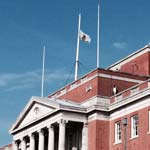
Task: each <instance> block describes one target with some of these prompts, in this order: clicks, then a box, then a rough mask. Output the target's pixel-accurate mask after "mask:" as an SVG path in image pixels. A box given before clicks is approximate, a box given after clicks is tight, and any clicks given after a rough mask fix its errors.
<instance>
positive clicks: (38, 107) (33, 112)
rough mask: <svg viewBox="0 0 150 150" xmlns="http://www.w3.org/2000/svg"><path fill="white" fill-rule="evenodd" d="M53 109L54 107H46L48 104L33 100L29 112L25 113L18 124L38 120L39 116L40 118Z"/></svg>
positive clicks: (22, 124)
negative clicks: (33, 102)
mask: <svg viewBox="0 0 150 150" xmlns="http://www.w3.org/2000/svg"><path fill="white" fill-rule="evenodd" d="M54 109H55V108H52V107H48V106H45V105H42V104H39V103H36V102H35V104H34V105H33V106H32V107H31V109H30V110H29V112H28V113H27V114H26V116H25V117H24V119H23V120H22V122H21V124H20V126H24V125H26V124H29V123H31V122H34V121H36V120H38V119H39V118H42V116H45V115H46V114H49V113H50V112H52V111H53V110H54Z"/></svg>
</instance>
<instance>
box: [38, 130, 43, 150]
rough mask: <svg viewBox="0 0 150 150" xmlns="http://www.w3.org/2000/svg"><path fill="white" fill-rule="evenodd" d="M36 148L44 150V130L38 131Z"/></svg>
mask: <svg viewBox="0 0 150 150" xmlns="http://www.w3.org/2000/svg"><path fill="white" fill-rule="evenodd" d="M38 150H44V131H43V130H42V129H41V130H40V131H39V148H38Z"/></svg>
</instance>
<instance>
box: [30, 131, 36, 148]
mask: <svg viewBox="0 0 150 150" xmlns="http://www.w3.org/2000/svg"><path fill="white" fill-rule="evenodd" d="M30 150H35V135H34V134H31V135H30Z"/></svg>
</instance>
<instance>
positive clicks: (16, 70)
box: [0, 0, 150, 146]
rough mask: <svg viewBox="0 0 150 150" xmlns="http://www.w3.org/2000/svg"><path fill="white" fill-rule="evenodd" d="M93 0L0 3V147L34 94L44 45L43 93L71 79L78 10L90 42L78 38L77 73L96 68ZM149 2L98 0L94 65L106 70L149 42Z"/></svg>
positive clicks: (37, 89)
mask: <svg viewBox="0 0 150 150" xmlns="http://www.w3.org/2000/svg"><path fill="white" fill-rule="evenodd" d="M97 4H98V0H82V1H81V0H74V1H71V0H1V1H0V64H1V65H0V101H1V105H0V106H1V107H0V146H3V145H6V144H8V143H10V142H11V138H12V137H11V136H10V135H9V134H8V130H9V128H10V127H11V125H12V123H13V122H14V121H15V120H16V117H17V116H18V115H19V113H20V112H21V111H22V109H23V108H24V106H25V105H26V104H27V102H28V100H29V99H30V98H31V96H40V91H41V68H42V48H43V45H46V61H45V68H46V75H45V87H44V95H45V96H46V95H48V94H50V93H51V92H54V91H55V90H57V89H58V88H60V87H62V86H64V85H65V84H66V83H67V82H68V81H72V80H73V78H72V77H73V74H74V63H75V53H76V42H77V26H78V14H79V13H81V15H82V19H81V28H82V30H83V31H84V32H86V33H88V34H89V35H90V36H91V39H92V42H91V44H85V43H82V42H80V62H81V66H80V72H79V73H80V75H83V74H84V73H87V72H89V71H91V70H93V69H95V68H96V29H97ZM149 6H150V1H149V0H144V1H143V0H134V1H131V0H125V1H123V0H113V1H112V0H101V14H100V16H101V23H100V27H101V28H100V67H102V68H106V67H108V66H109V65H111V64H112V63H114V62H116V61H118V60H119V59H121V58H123V57H125V56H127V55H129V54H130V53H132V52H134V51H135V50H137V49H139V48H142V47H144V46H145V45H146V44H148V43H149V42H150V11H149Z"/></svg>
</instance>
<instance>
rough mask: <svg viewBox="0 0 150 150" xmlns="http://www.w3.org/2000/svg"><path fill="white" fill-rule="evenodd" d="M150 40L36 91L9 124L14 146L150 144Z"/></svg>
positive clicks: (84, 148)
mask: <svg viewBox="0 0 150 150" xmlns="http://www.w3.org/2000/svg"><path fill="white" fill-rule="evenodd" d="M149 77H150V46H149V45H147V46H145V47H144V48H142V49H140V50H138V51H136V52H135V53H133V54H131V55H129V56H127V57H126V58H124V59H122V60H120V61H118V62H117V63H115V64H113V65H112V66H110V67H109V68H107V69H100V68H98V69H95V70H93V71H91V72H90V73H88V74H86V75H85V76H83V77H81V78H80V79H78V80H77V81H74V82H72V83H70V84H68V85H66V86H65V87H63V88H61V89H59V90H58V91H56V92H55V93H52V94H50V95H48V96H47V97H46V98H45V97H32V98H31V99H30V101H29V102H28V104H27V105H26V106H25V108H24V110H23V111H22V112H21V114H20V115H19V117H18V118H17V120H16V122H15V123H14V124H13V126H12V128H11V129H10V134H12V135H13V142H12V145H13V148H14V150H20V149H21V150H27V149H30V150H141V149H144V150H150V142H149V141H150V78H149Z"/></svg>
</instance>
